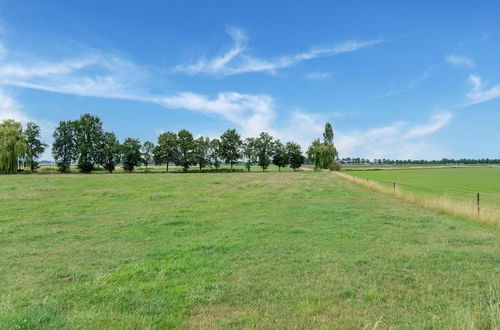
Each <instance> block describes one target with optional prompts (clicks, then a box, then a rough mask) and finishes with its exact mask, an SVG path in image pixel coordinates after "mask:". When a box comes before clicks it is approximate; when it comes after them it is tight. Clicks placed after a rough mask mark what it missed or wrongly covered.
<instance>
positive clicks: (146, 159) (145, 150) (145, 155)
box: [141, 141, 155, 171]
mask: <svg viewBox="0 0 500 330" xmlns="http://www.w3.org/2000/svg"><path fill="white" fill-rule="evenodd" d="M154 149H155V145H154V143H153V142H150V141H146V142H144V144H143V145H142V148H141V153H142V162H143V164H144V165H145V166H146V171H147V170H148V166H149V164H151V163H153V159H154Z"/></svg>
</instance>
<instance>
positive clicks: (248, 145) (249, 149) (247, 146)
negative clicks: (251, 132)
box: [243, 138, 257, 172]
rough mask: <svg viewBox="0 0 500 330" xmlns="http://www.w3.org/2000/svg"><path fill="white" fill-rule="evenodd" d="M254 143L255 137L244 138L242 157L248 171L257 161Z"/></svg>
mask: <svg viewBox="0 0 500 330" xmlns="http://www.w3.org/2000/svg"><path fill="white" fill-rule="evenodd" d="M256 143H257V141H256V139H255V138H246V139H245V142H244V143H243V157H244V158H245V167H246V168H247V171H248V172H250V168H251V167H252V165H253V164H255V163H256V162H257V152H256V150H255V148H256Z"/></svg>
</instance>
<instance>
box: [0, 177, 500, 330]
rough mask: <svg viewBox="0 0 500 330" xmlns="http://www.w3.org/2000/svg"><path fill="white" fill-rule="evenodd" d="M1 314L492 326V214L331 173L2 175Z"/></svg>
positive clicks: (136, 321) (42, 322)
mask: <svg viewBox="0 0 500 330" xmlns="http://www.w3.org/2000/svg"><path fill="white" fill-rule="evenodd" d="M0 210H1V212H0V283H1V285H0V328H1V329H3V328H7V329H10V328H14V329H16V328H23V329H36V328H44V329H55V328H138V329H143V328H160V329H161V328H167V327H187V328H200V327H231V328H233V327H235V328H242V327H257V328H312V327H332V328H363V327H365V326H366V327H368V328H373V327H375V326H376V325H377V326H378V327H379V328H389V327H392V328H453V329H460V328H471V327H474V328H477V329H491V328H495V327H496V328H498V327H499V326H500V311H499V309H500V305H499V304H500V288H499V283H498V282H499V275H500V235H499V231H498V228H494V227H491V226H487V225H482V224H478V223H473V222H469V221H465V220H461V219H459V218H456V217H452V216H448V215H446V214H441V213H436V212H433V211H429V210H426V209H422V208H419V207H417V206H414V205H410V204H407V203H405V202H403V201H400V200H397V199H395V198H393V197H391V196H388V195H384V194H379V193H375V192H371V191H368V190H366V189H365V188H363V187H361V186H358V185H354V184H351V183H349V182H347V181H346V180H343V179H342V178H339V177H337V176H335V175H333V174H332V173H327V172H319V173H318V172H312V171H311V172H306V171H304V172H297V173H290V172H288V173H276V172H269V173H259V172H255V173H210V174H208V173H207V174H196V173H191V174H184V175H161V174H157V175H144V174H126V175H80V174H76V175H11V176H1V177H0Z"/></svg>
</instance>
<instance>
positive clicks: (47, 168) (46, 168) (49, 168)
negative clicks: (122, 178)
mask: <svg viewBox="0 0 500 330" xmlns="http://www.w3.org/2000/svg"><path fill="white" fill-rule="evenodd" d="M304 169H305V170H312V167H311V166H309V165H304V166H302V168H300V169H298V171H302V170H304ZM228 171H231V166H229V165H225V164H224V165H221V166H220V167H219V169H217V170H216V169H215V167H212V168H210V167H204V168H203V169H202V172H228ZM233 171H234V172H247V169H246V167H245V166H244V165H233ZM250 171H252V172H262V168H261V167H260V166H257V165H254V166H252V167H251V168H250ZM278 171H281V172H293V169H292V168H290V167H282V168H281V169H279V168H278V166H275V165H270V166H269V168H267V169H266V172H278ZM134 172H135V173H146V172H147V173H166V166H148V168H146V167H145V166H138V167H136V168H135V169H134ZM179 172H184V171H183V169H182V167H180V166H173V165H171V166H169V173H179ZM188 172H192V173H199V172H200V169H199V167H197V166H191V167H190V168H189V169H188ZM38 173H39V174H59V171H58V170H57V166H56V165H55V164H43V165H41V166H40V168H39V169H38ZM70 173H79V170H78V168H77V166H76V165H71V167H70ZM101 173H102V174H107V173H108V171H106V169H104V168H103V167H101V166H97V167H96V168H95V169H94V170H93V171H92V174H101ZM113 173H115V174H119V173H124V171H123V168H122V167H121V166H117V167H116V170H115V171H114V172H113ZM26 174H31V173H26Z"/></svg>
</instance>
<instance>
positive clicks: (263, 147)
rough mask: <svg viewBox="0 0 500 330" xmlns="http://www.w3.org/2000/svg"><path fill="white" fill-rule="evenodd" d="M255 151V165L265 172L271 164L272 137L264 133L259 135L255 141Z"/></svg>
mask: <svg viewBox="0 0 500 330" xmlns="http://www.w3.org/2000/svg"><path fill="white" fill-rule="evenodd" d="M255 150H256V154H257V165H259V166H260V167H261V168H262V171H265V170H266V169H267V168H268V166H269V164H271V157H272V155H273V137H272V136H271V135H269V134H268V133H266V132H262V133H260V135H259V137H258V138H257V139H256V141H255Z"/></svg>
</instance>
